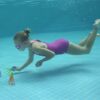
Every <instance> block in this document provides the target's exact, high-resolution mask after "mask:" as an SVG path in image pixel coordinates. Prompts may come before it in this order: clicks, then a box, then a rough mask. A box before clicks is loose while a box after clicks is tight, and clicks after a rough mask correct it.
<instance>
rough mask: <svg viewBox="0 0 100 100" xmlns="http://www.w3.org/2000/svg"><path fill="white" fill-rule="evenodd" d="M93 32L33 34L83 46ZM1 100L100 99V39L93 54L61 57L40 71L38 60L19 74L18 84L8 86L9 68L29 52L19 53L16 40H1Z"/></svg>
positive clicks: (9, 38)
mask: <svg viewBox="0 0 100 100" xmlns="http://www.w3.org/2000/svg"><path fill="white" fill-rule="evenodd" d="M88 33H89V31H88V30H87V31H72V32H62V33H39V34H32V36H31V38H33V39H41V40H42V41H46V42H51V41H54V40H55V39H58V38H65V39H69V40H70V41H72V42H75V43H79V42H80V40H81V39H83V38H85V37H86V36H87V35H88ZM0 41H1V42H0V71H1V73H2V75H1V77H0V91H1V92H0V100H100V38H99V37H97V38H96V41H95V43H94V46H93V49H92V51H91V53H90V54H89V55H79V56H74V55H69V54H63V55H57V56H55V57H54V58H53V59H51V60H49V61H47V62H45V63H44V64H43V65H42V66H41V67H40V68H36V67H35V63H36V61H38V60H39V59H41V58H42V57H39V56H35V57H34V62H33V63H32V64H31V65H29V67H27V68H26V69H24V70H23V71H21V72H15V73H14V78H15V85H14V86H10V85H9V84H8V79H9V76H8V74H7V68H10V67H12V66H13V65H16V66H20V65H22V64H23V63H24V62H25V61H26V60H27V55H28V54H27V50H25V51H24V52H19V51H18V50H17V49H16V48H15V47H14V44H13V37H4V38H1V40H0Z"/></svg>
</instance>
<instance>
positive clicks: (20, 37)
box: [14, 28, 30, 42]
mask: <svg viewBox="0 0 100 100" xmlns="http://www.w3.org/2000/svg"><path fill="white" fill-rule="evenodd" d="M29 33H30V29H28V28H27V29H25V30H24V31H22V32H18V33H16V35H15V36H14V40H20V41H21V42H24V41H26V40H28V39H29Z"/></svg>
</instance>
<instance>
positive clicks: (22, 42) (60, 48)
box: [14, 19, 100, 71]
mask: <svg viewBox="0 0 100 100" xmlns="http://www.w3.org/2000/svg"><path fill="white" fill-rule="evenodd" d="M99 27H100V19H97V20H96V21H95V23H94V24H93V30H92V32H91V33H90V34H89V35H88V37H86V38H85V39H84V40H82V41H81V42H80V43H79V44H74V43H72V42H69V41H68V40H64V39H58V40H56V41H54V42H52V43H46V42H41V41H40V40H29V33H30V30H29V29H25V30H24V31H23V32H18V33H16V35H15V36H14V43H15V46H16V48H17V49H18V50H20V51H23V50H24V49H25V48H28V51H29V57H28V60H27V61H26V62H25V63H24V64H23V65H22V66H21V67H16V68H15V71H21V70H22V69H24V68H25V67H27V66H28V65H29V64H30V63H32V61H33V57H34V55H35V54H36V55H40V56H43V57H44V58H43V59H41V60H40V61H38V62H37V63H36V66H37V67H39V66H41V65H42V64H43V62H45V61H48V60H50V59H52V58H53V57H54V56H55V55H58V54H63V53H68V54H72V55H82V54H89V53H90V51H91V49H92V46H93V43H94V41H95V38H96V35H97V31H98V28H99ZM98 35H100V34H98Z"/></svg>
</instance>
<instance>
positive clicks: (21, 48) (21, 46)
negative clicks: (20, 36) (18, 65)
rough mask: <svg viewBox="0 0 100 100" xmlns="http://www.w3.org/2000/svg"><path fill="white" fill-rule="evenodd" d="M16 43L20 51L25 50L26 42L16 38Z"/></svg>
mask: <svg viewBox="0 0 100 100" xmlns="http://www.w3.org/2000/svg"><path fill="white" fill-rule="evenodd" d="M14 43H15V47H16V48H17V49H18V50H20V51H24V50H25V48H26V43H25V42H22V41H20V40H14Z"/></svg>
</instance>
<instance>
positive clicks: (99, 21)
mask: <svg viewBox="0 0 100 100" xmlns="http://www.w3.org/2000/svg"><path fill="white" fill-rule="evenodd" d="M94 26H95V27H96V28H98V29H100V19H96V20H95V23H94Z"/></svg>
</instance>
